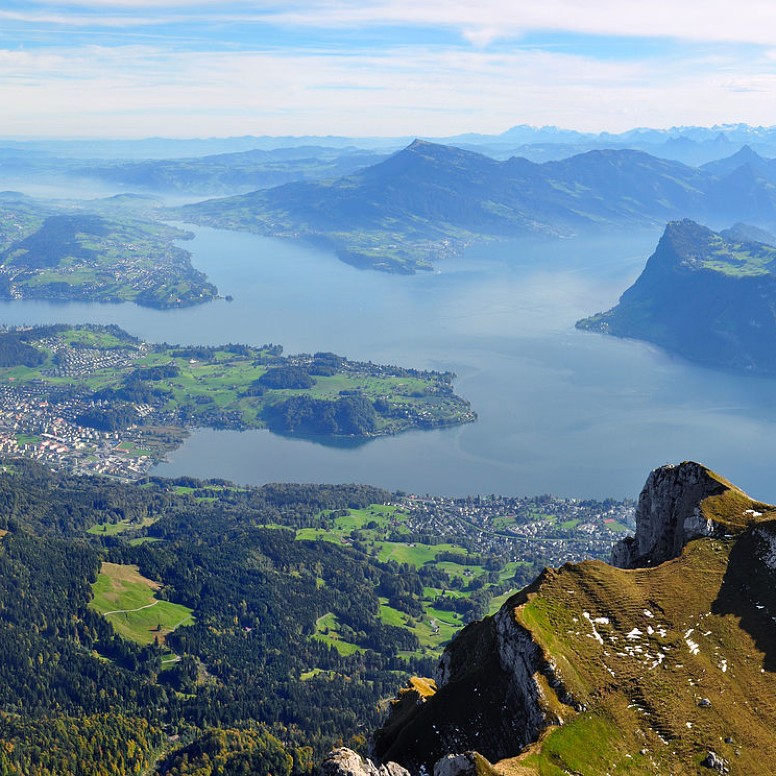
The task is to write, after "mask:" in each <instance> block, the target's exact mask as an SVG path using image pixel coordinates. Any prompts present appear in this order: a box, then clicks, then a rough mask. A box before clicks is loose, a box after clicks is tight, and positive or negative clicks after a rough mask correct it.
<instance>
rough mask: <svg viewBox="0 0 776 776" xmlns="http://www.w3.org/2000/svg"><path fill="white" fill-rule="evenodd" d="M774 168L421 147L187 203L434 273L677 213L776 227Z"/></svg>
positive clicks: (747, 156) (748, 159) (390, 266)
mask: <svg viewBox="0 0 776 776" xmlns="http://www.w3.org/2000/svg"><path fill="white" fill-rule="evenodd" d="M775 165H776V163H774V162H772V161H771V160H769V159H765V158H764V157H761V156H759V155H758V154H757V153H756V152H755V151H753V150H752V149H751V148H748V147H746V148H744V149H742V150H740V151H739V152H737V154H735V155H733V156H732V157H729V158H728V159H725V160H720V161H717V162H716V163H714V164H713V165H709V166H707V167H703V168H694V167H689V166H687V165H684V164H682V163H680V162H674V161H668V160H665V159H658V158H656V157H654V156H650V155H649V154H646V153H644V152H641V151H634V150H627V149H619V150H616V149H615V150H611V149H610V150H599V151H589V152H586V153H583V154H579V155H576V156H573V157H570V158H568V159H564V160H561V161H553V162H545V163H542V164H537V163H535V162H531V161H529V160H527V159H523V158H517V157H514V158H511V159H508V160H506V161H502V162H500V161H497V160H495V159H493V158H490V157H487V156H484V155H482V154H478V153H474V152H472V151H467V150H464V149H461V148H456V147H452V146H445V145H438V144H434V143H428V142H424V141H420V140H416V141H414V142H413V143H412V144H410V145H409V146H408V147H407V148H405V149H403V150H401V151H399V152H397V153H395V154H393V155H392V156H390V157H389V158H388V159H386V160H384V161H382V162H380V163H378V164H376V165H373V166H370V167H367V168H365V169H363V170H360V171H357V172H354V173H352V174H350V175H347V176H345V177H342V178H339V179H337V180H334V181H314V182H313V181H311V182H301V183H291V184H287V185H284V186H279V187H276V188H273V189H269V190H265V191H256V192H253V193H250V194H245V195H240V196H235V197H229V198H226V199H221V200H210V201H208V202H203V203H199V204H196V205H191V206H188V207H185V208H182V209H181V210H180V211H178V212H177V214H176V215H177V216H178V217H180V218H183V219H184V220H187V221H191V222H194V223H199V224H204V225H209V226H215V227H220V228H227V229H241V230H246V231H252V232H257V233H260V234H266V235H273V236H280V237H301V238H305V239H308V240H311V241H314V242H317V243H320V244H323V245H326V246H328V247H331V248H333V249H335V250H336V251H337V253H338V254H339V256H340V257H341V258H342V259H343V260H344V261H347V262H349V263H352V264H355V265H358V266H363V267H370V268H373V269H380V270H384V271H390V272H413V271H415V270H417V269H428V268H430V267H431V266H432V264H433V262H434V261H435V260H436V259H439V258H444V257H446V256H450V255H455V254H457V253H460V252H461V251H462V250H463V249H464V248H465V247H466V246H467V245H469V244H471V243H474V242H481V241H487V240H493V239H504V238H509V237H515V236H526V235H543V236H550V237H571V236H574V235H576V234H579V233H581V232H585V231H588V230H600V229H604V228H606V229H610V228H622V227H627V228H630V227H645V226H656V225H659V224H661V223H665V222H666V221H668V220H671V219H675V218H680V217H692V218H698V219H703V220H707V221H710V222H712V223H731V222H732V221H735V220H746V221H748V222H753V223H756V224H757V225H760V226H763V227H769V226H770V225H771V224H773V223H776V182H774V181H776V166H775Z"/></svg>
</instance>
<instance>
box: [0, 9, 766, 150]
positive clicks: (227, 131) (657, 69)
mask: <svg viewBox="0 0 776 776" xmlns="http://www.w3.org/2000/svg"><path fill="white" fill-rule="evenodd" d="M738 122H744V123H749V124H752V125H763V126H771V125H774V124H776V2H773V0H736V1H735V2H733V1H732V0H703V1H698V0H651V2H649V3H647V2H645V1H644V0H638V1H635V0H533V2H530V3H529V2H526V0H466V1H465V2H462V1H461V0H285V1H282V0H278V2H273V1H272V0H266V1H262V0H245V1H241V0H194V1H193V2H183V0H180V1H178V0H131V2H130V0H59V2H48V0H24V1H22V0H2V2H1V3H0V136H4V137H79V138H90V137H104V138H122V137H131V138H139V137H149V136H163V137H226V136H242V135H297V136H299V135H346V136H351V137H367V136H423V137H444V136H450V135H455V134H459V133H465V132H481V133H485V134H495V133H500V132H503V131H505V130H506V129H508V128H509V127H511V126H514V125H517V124H531V125H535V126H543V125H555V126H560V127H565V128H571V129H577V130H581V131H589V132H599V131H610V132H620V131H624V130H627V129H631V128H634V127H643V126H648V127H657V128H665V127H671V126H677V125H699V126H712V125H715V124H726V123H738Z"/></svg>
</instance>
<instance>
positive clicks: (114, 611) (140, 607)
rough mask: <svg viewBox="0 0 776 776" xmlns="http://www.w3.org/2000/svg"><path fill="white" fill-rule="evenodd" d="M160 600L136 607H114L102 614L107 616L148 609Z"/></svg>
mask: <svg viewBox="0 0 776 776" xmlns="http://www.w3.org/2000/svg"><path fill="white" fill-rule="evenodd" d="M158 603H161V602H160V601H154V602H153V603H151V604H146V605H145V606H138V607H137V609H114V610H113V611H112V612H103V613H102V614H103V616H104V617H107V615H109V614H127V613H128V612H139V611H140V610H141V609H150V608H151V607H152V606H156V605H157V604H158Z"/></svg>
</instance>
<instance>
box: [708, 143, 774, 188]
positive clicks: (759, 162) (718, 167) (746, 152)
mask: <svg viewBox="0 0 776 776" xmlns="http://www.w3.org/2000/svg"><path fill="white" fill-rule="evenodd" d="M744 166H749V167H750V168H751V169H752V170H754V171H755V172H757V173H759V174H760V175H761V176H762V177H764V178H766V179H767V180H769V181H771V182H772V183H774V182H776V160H774V159H766V158H765V157H763V156H760V154H758V153H757V152H756V151H755V150H754V149H753V148H752V147H751V146H750V145H745V146H742V147H741V148H740V149H739V150H738V151H737V152H736V153H734V154H733V155H732V156H726V157H725V158H723V159H718V160H716V161H713V162H709V163H707V164H704V165H703V166H702V167H701V170H703V171H704V172H706V173H708V174H710V175H713V176H715V177H718V178H724V177H726V176H727V175H730V174H731V173H732V172H735V171H736V170H737V169H739V168H740V167H744Z"/></svg>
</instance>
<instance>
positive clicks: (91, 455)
mask: <svg viewBox="0 0 776 776" xmlns="http://www.w3.org/2000/svg"><path fill="white" fill-rule="evenodd" d="M50 390H51V388H50V386H48V385H46V384H45V383H41V382H38V381H32V382H29V383H21V384H19V385H18V386H16V385H13V384H7V383H6V384H4V385H0V455H1V456H3V457H18V456H22V457H25V458H32V459H35V460H37V461H40V462H41V463H45V464H47V465H48V466H51V467H53V468H56V469H61V470H65V471H70V472H73V473H75V474H86V473H91V474H105V475H108V476H112V477H118V478H120V479H125V480H134V479H137V478H138V477H141V476H143V475H144V474H145V473H146V472H147V471H148V470H149V469H150V467H151V466H152V465H153V463H154V461H153V459H152V458H151V457H150V456H148V455H143V454H140V455H137V454H134V452H135V449H136V448H135V445H134V441H133V440H132V439H131V437H132V436H133V435H132V434H131V432H130V433H129V434H127V433H126V432H122V433H121V434H119V432H116V431H112V432H107V431H98V430H97V429H93V428H86V427H83V426H79V425H77V424H76V423H75V422H74V421H73V418H75V417H76V416H77V415H78V413H79V412H80V411H81V410H82V409H83V402H82V401H81V400H79V399H73V400H72V401H71V402H68V401H67V400H65V401H64V402H63V403H62V404H56V405H54V404H51V403H50V402H49V401H48V400H47V399H46V398H45V395H46V394H47V393H48V391H50ZM138 441H139V440H138Z"/></svg>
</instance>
